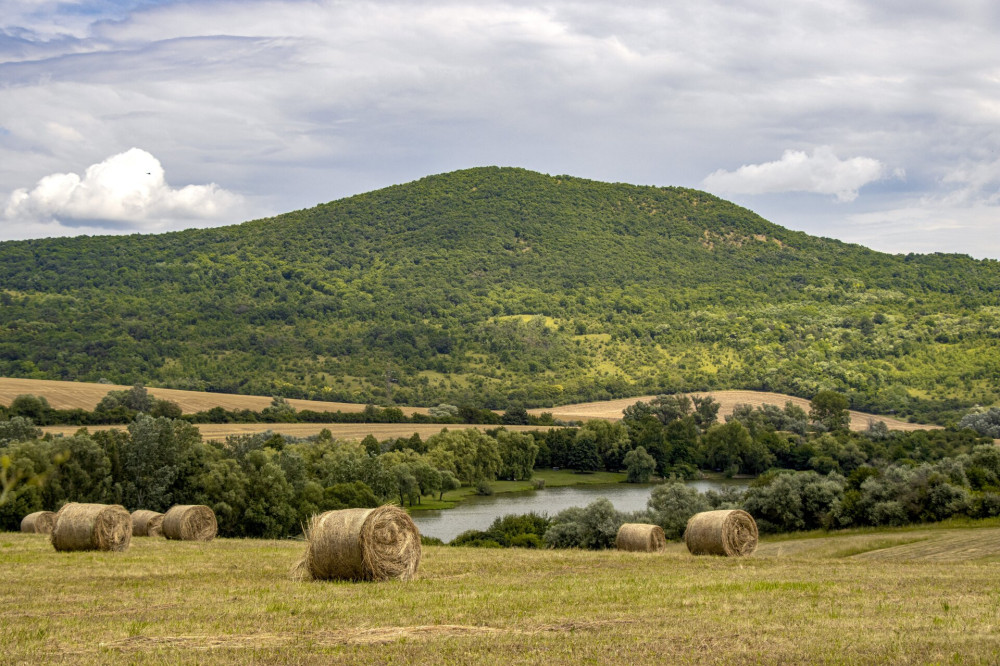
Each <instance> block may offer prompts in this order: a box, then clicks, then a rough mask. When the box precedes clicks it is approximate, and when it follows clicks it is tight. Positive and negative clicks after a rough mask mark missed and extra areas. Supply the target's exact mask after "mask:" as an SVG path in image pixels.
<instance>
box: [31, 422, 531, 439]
mask: <svg viewBox="0 0 1000 666" xmlns="http://www.w3.org/2000/svg"><path fill="white" fill-rule="evenodd" d="M126 427H127V426H124V425H115V426H88V430H90V431H91V432H95V431H97V430H112V429H114V430H124V429H126ZM495 427H496V426H488V425H467V424H464V423H460V424H449V425H440V424H436V423H201V424H197V428H198V430H200V431H201V436H202V438H204V439H206V440H212V439H225V438H226V437H229V436H230V435H253V434H256V433H260V432H267V431H270V432H276V433H278V434H281V435H291V436H292V437H313V436H315V435H318V434H319V433H320V431H321V430H323V429H326V430H329V431H330V432H331V433H332V434H333V436H334V438H335V439H345V440H362V439H364V438H365V437H366V436H367V435H369V434H371V435H374V436H375V437H377V438H378V439H389V438H390V437H410V436H411V435H413V433H417V434H419V435H420V437H421V438H422V439H427V438H428V437H430V436H431V435H436V434H438V433H439V432H441V429H442V428H448V429H449V430H462V429H465V428H478V429H479V430H485V429H487V428H495ZM505 427H506V428H507V429H508V430H516V431H527V430H539V429H542V430H544V429H546V428H548V426H505ZM79 429H80V427H79V426H46V427H44V428H42V431H43V432H46V433H52V434H53V435H63V436H66V437H68V436H70V435H72V434H73V433H75V432H76V431H77V430H79Z"/></svg>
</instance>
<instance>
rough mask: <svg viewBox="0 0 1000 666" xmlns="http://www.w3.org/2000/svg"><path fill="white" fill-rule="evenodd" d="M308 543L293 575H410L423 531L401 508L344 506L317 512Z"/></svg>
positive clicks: (313, 577) (304, 577)
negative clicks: (353, 507)
mask: <svg viewBox="0 0 1000 666" xmlns="http://www.w3.org/2000/svg"><path fill="white" fill-rule="evenodd" d="M306 537H307V538H308V540H309V545H308V547H307V548H306V551H305V553H304V554H303V555H302V558H301V559H300V560H299V562H298V563H297V564H296V565H295V566H294V567H293V568H292V575H293V576H294V577H295V578H298V579H300V580H378V581H381V580H393V579H395V580H404V581H405V580H411V579H413V578H414V577H416V575H417V567H418V566H419V565H420V554H421V547H420V531H419V530H418V529H417V526H416V525H415V524H414V523H413V520H412V519H411V518H410V516H409V515H408V514H407V513H406V512H405V511H403V510H402V509H400V508H399V507H396V506H392V505H386V506H381V507H379V508H377V509H343V510H341V511H327V512H326V513H322V514H320V515H318V516H313V517H312V520H311V521H310V523H309V527H308V528H307V529H306Z"/></svg>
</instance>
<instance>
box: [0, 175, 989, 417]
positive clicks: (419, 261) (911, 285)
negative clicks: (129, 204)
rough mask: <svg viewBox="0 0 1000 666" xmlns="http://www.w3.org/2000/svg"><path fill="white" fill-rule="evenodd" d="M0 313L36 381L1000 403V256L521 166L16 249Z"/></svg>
mask: <svg viewBox="0 0 1000 666" xmlns="http://www.w3.org/2000/svg"><path fill="white" fill-rule="evenodd" d="M0 299H2V308H0V327H2V333H0V375H6V376H16V377H35V378H42V379H75V380H88V381H96V380H99V379H101V378H105V379H107V380H110V381H112V382H115V383H122V384H129V383H132V382H137V381H141V382H144V383H146V384H148V385H151V386H167V387H174V388H190V389H198V390H213V391H226V392H243V393H256V394H281V395H285V396H289V397H311V398H320V399H337V400H345V401H352V402H366V401H378V402H386V401H389V400H391V401H393V402H397V403H410V404H437V403H439V402H451V403H467V404H473V405H477V406H487V407H494V408H503V407H505V406H507V405H508V403H509V402H511V401H515V402H521V403H523V404H525V405H526V406H544V405H550V404H554V403H565V402H575V401H582V400H595V399H604V398H609V397H624V396H628V395H640V394H648V393H651V392H659V391H665V390H674V389H677V390H701V389H709V388H748V389H763V390H776V391H783V392H788V393H794V394H798V395H803V396H807V397H808V396H810V395H812V394H813V393H814V392H815V391H816V390H818V389H819V388H836V389H839V390H843V391H846V392H848V393H850V394H851V396H852V399H853V400H854V404H855V406H856V407H860V408H871V409H876V408H877V409H879V410H881V411H884V412H885V411H893V410H894V411H896V412H898V413H901V414H906V413H912V412H913V411H914V410H917V411H921V410H924V411H926V409H927V408H928V405H930V403H928V402H926V401H928V400H930V401H937V402H940V401H941V400H953V401H957V402H955V403H954V404H965V403H969V404H971V403H972V402H979V403H982V404H990V403H993V402H994V401H996V400H997V396H996V395H995V394H994V393H992V391H994V390H996V387H997V386H1000V349H998V347H1000V340H998V336H1000V264H998V262H995V261H975V260H972V259H970V258H968V257H965V256H956V255H907V256H892V255H886V254H881V253H878V252H874V251H871V250H868V249H865V248H863V247H859V246H856V245H848V244H844V243H840V242H837V241H833V240H828V239H820V238H815V237H811V236H808V235H806V234H803V233H798V232H793V231H789V230H787V229H783V228H781V227H779V226H776V225H774V224H771V223H769V222H767V221H766V220H764V219H762V218H760V217H759V216H757V215H755V214H753V213H752V212H750V211H748V210H746V209H743V208H740V207H738V206H735V205H733V204H731V203H728V202H726V201H723V200H721V199H718V198H716V197H713V196H711V195H709V194H706V193H704V192H699V191H696V190H690V189H682V188H655V187H637V186H632V185H623V184H607V183H600V182H594V181H588V180H583V179H579V178H572V177H568V176H557V177H552V176H547V175H543V174H538V173H533V172H530V171H525V170H521V169H512V168H503V169H501V168H478V169H469V170H465V171H459V172H454V173H449V174H443V175H439V176H432V177H428V178H424V179H422V180H419V181H416V182H413V183H409V184H405V185H399V186H394V187H389V188H386V189H383V190H378V191H375V192H371V193H368V194H363V195H359V196H355V197H350V198H347V199H343V200H339V201H335V202H332V203H329V204H324V205H321V206H317V207H315V208H311V209H308V210H302V211H297V212H293V213H288V214H286V215H280V216H278V217H274V218H269V219H264V220H257V221H253V222H247V223H245V224H241V225H237V226H231V227H224V228H215V229H203V230H189V231H184V232H178V233H170V234H162V235H147V236H139V235H136V236H127V237H121V236H118V237H81V238H73V239H48V240H34V241H19V242H6V243H0ZM387 392H388V393H389V394H390V395H389V396H387V395H386V394H387Z"/></svg>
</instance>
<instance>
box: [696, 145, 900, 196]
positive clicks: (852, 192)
mask: <svg viewBox="0 0 1000 666" xmlns="http://www.w3.org/2000/svg"><path fill="white" fill-rule="evenodd" d="M885 175H886V167H885V165H884V164H883V163H882V162H880V161H879V160H876V159H873V158H871V157H851V158H848V159H846V160H842V159H840V158H838V157H837V156H836V155H835V154H834V152H833V150H832V149H831V148H829V147H828V146H822V147H819V148H816V149H815V150H813V153H812V155H807V154H806V153H804V152H802V151H799V150H786V151H785V153H784V154H783V155H782V156H781V159H780V160H777V161H776V162H764V163H763V164H744V165H743V166H741V167H740V168H739V169H736V170H735V171H726V170H724V169H719V170H718V171H715V172H714V173H711V174H709V175H708V176H707V177H706V178H705V179H704V180H703V181H702V185H703V186H704V187H705V188H707V189H709V190H711V191H715V192H723V193H733V194H768V193H773V192H813V193H816V194H832V195H835V196H836V197H837V200H838V201H854V200H855V199H857V198H858V190H859V189H860V188H861V187H863V186H864V185H867V184H868V183H872V182H875V181H878V180H881V179H883V178H884V177H885Z"/></svg>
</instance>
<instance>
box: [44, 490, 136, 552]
mask: <svg viewBox="0 0 1000 666" xmlns="http://www.w3.org/2000/svg"><path fill="white" fill-rule="evenodd" d="M51 539H52V546H53V547H54V548H55V549H56V550H114V551H121V550H125V549H126V548H128V546H129V543H131V541H132V516H130V515H129V512H128V511H127V510H126V509H125V507H123V506H119V505H117V504H78V503H76V502H70V503H69V504H66V505H64V506H63V507H62V508H61V509H59V513H58V514H57V516H56V524H55V527H54V528H53V530H52V536H51Z"/></svg>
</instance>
